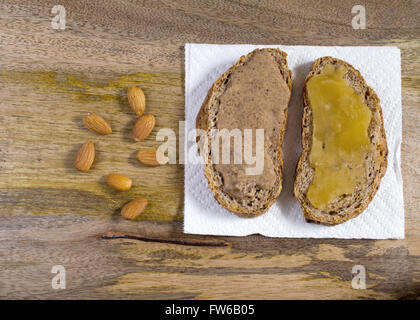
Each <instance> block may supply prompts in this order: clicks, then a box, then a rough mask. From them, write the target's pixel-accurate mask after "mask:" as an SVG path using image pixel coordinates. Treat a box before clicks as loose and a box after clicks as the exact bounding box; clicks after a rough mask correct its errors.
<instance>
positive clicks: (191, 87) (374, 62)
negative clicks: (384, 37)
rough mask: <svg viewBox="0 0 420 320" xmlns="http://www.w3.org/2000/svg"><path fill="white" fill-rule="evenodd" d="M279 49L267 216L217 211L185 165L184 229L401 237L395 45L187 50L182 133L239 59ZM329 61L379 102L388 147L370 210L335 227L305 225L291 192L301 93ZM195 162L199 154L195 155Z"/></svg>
mask: <svg viewBox="0 0 420 320" xmlns="http://www.w3.org/2000/svg"><path fill="white" fill-rule="evenodd" d="M267 47H270V48H280V49H281V50H283V51H285V52H286V53H287V54H288V57H287V61H288V65H289V68H290V70H291V71H292V74H293V91H292V97H291V101H290V104H289V111H288V121H287V130H286V135H285V140H284V144H283V155H284V157H285V161H284V176H283V177H284V180H283V190H282V192H281V195H280V197H279V199H278V200H277V202H276V203H275V204H273V206H272V207H271V208H270V209H269V211H268V212H267V213H265V214H263V215H261V216H259V217H257V218H251V219H244V218H239V217H237V216H236V215H234V214H232V213H230V212H229V211H227V210H226V209H224V208H222V207H221V206H220V205H219V204H218V202H217V201H216V200H215V199H214V197H213V194H212V192H211V191H210V189H209V188H208V187H207V180H206V178H205V177H204V173H203V165H202V164H193V163H191V161H189V162H188V161H187V160H186V164H185V204H184V231H185V232H186V233H194V234H212V235H229V236H245V235H249V234H255V233H259V234H262V235H265V236H269V237H299V238H366V239H387V238H404V202H403V188H402V178H401V166H400V149H401V137H402V133H401V122H402V121H401V58H400V50H399V49H398V48H396V47H315V46H278V45H269V46H266V45H264V46H257V45H209V44H186V45H185V118H186V131H187V133H188V132H189V130H190V129H194V128H195V119H196V116H197V113H198V111H199V109H200V107H201V104H202V103H203V100H204V98H205V96H206V94H207V91H208V90H209V89H210V87H211V85H212V84H213V82H214V81H215V80H216V79H217V78H218V77H219V76H220V75H221V74H222V73H223V72H224V71H226V70H227V69H228V68H229V67H231V66H232V65H233V63H234V62H235V61H236V60H238V59H239V58H240V57H241V56H242V55H245V54H247V53H248V52H250V51H252V50H254V49H256V48H267ZM322 56H332V57H335V58H339V59H342V60H344V61H347V62H348V63H350V64H352V65H353V66H354V67H355V68H356V69H358V70H359V71H360V72H361V73H362V75H363V77H364V78H365V80H366V82H367V83H368V85H369V86H371V87H372V88H373V89H374V90H375V91H376V93H377V94H378V96H379V98H380V99H381V106H382V111H383V117H384V123H385V131H386V135H387V142H388V149H389V155H388V168H387V171H386V174H385V176H384V178H383V179H382V182H381V185H380V188H379V190H378V192H377V193H376V195H375V197H374V199H373V200H372V202H371V203H370V204H369V206H368V208H367V209H366V210H365V211H364V212H363V213H362V214H361V215H359V216H358V217H357V218H354V219H351V220H350V221H348V222H345V223H343V224H341V225H338V226H332V227H328V226H323V225H316V224H314V223H307V222H305V220H304V218H303V215H302V210H301V208H300V205H299V203H298V202H297V201H296V200H295V199H294V198H293V195H292V188H293V182H294V181H293V180H294V171H295V168H296V162H297V159H298V156H299V155H300V152H301V147H300V145H301V140H300V130H301V117H302V88H303V82H304V80H305V77H306V75H307V74H308V72H309V70H310V67H311V65H312V63H313V61H314V60H315V59H317V58H319V57H322ZM185 148H186V149H185V150H186V152H185V154H186V158H188V155H189V156H190V157H191V156H193V155H196V153H197V148H196V145H195V143H194V142H192V141H188V140H187V141H186V143H185ZM197 157H198V155H197Z"/></svg>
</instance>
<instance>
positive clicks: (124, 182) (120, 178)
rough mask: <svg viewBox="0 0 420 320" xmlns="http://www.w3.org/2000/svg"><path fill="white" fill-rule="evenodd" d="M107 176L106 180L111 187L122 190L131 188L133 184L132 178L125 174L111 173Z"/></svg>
mask: <svg viewBox="0 0 420 320" xmlns="http://www.w3.org/2000/svg"><path fill="white" fill-rule="evenodd" d="M105 178H106V182H108V184H109V185H110V186H111V187H114V188H115V189H117V190H120V191H127V190H130V188H131V185H132V184H133V182H132V181H131V179H130V178H129V177H127V176H125V175H123V174H118V173H110V174H108V175H107V176H106V177H105Z"/></svg>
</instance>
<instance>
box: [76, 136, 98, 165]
mask: <svg viewBox="0 0 420 320" xmlns="http://www.w3.org/2000/svg"><path fill="white" fill-rule="evenodd" d="M93 160H95V146H94V144H93V143H92V141H87V142H86V143H84V144H83V145H82V146H81V147H80V148H79V150H77V153H76V157H75V158H74V166H75V167H76V169H77V170H79V171H82V172H87V171H89V169H90V167H91V166H92V163H93Z"/></svg>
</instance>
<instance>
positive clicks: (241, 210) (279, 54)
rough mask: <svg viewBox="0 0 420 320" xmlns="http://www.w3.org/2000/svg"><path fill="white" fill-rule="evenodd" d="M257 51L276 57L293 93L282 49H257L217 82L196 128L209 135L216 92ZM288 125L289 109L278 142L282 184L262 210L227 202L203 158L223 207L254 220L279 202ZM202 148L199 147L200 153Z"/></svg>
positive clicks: (201, 111)
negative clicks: (211, 110) (211, 108)
mask: <svg viewBox="0 0 420 320" xmlns="http://www.w3.org/2000/svg"><path fill="white" fill-rule="evenodd" d="M257 51H267V52H270V53H271V54H272V55H273V56H275V57H276V59H277V60H276V61H277V63H278V66H279V70H280V72H281V74H282V76H283V79H284V80H285V81H286V83H287V86H288V87H289V90H290V92H291V90H292V73H291V71H290V70H289V68H288V65H287V59H286V58H287V54H286V53H285V52H283V51H281V50H280V49H274V48H267V49H256V50H254V51H252V52H250V53H248V54H247V55H245V56H242V57H241V58H240V59H239V60H238V61H237V62H236V63H235V64H234V65H233V66H232V67H231V68H230V69H228V70H227V71H226V72H225V73H223V74H222V75H221V76H220V77H219V79H217V80H216V81H215V83H214V84H213V86H212V87H211V88H210V90H209V91H208V93H207V96H206V98H205V100H204V102H203V104H202V106H201V109H200V111H199V113H198V115H197V119H196V127H197V129H202V130H204V131H206V132H207V134H208V133H209V128H210V123H209V108H210V103H209V102H210V101H211V100H212V98H213V96H214V94H215V92H216V91H217V90H220V88H221V87H222V86H223V84H224V83H225V81H228V78H229V76H230V74H232V73H233V72H234V71H235V70H236V69H237V68H238V67H239V66H241V65H243V64H244V63H245V62H246V61H247V60H248V59H249V58H250V57H251V56H252V55H253V54H255V52H257ZM286 123H287V108H285V110H284V121H283V123H282V127H281V130H280V137H279V141H278V150H277V154H278V157H277V159H278V169H279V170H278V172H279V179H280V183H279V184H278V188H277V189H276V190H273V192H272V195H271V197H270V198H269V199H268V200H267V201H266V202H265V203H264V204H263V205H262V207H261V208H260V209H257V210H255V209H254V210H249V209H248V208H247V207H243V206H240V205H236V204H235V203H229V202H228V201H226V199H225V197H224V196H223V195H222V194H221V193H220V190H219V187H218V186H217V185H216V184H215V183H214V177H213V175H214V168H213V164H212V163H211V157H209V155H208V154H207V155H203V154H202V156H203V157H205V158H206V157H207V161H208V162H207V163H206V164H204V175H205V177H206V178H207V180H208V186H209V188H210V190H211V191H212V192H213V195H214V198H215V199H216V200H217V201H218V202H219V204H220V205H221V206H223V207H224V208H226V209H227V210H229V211H231V212H233V213H235V214H236V215H238V216H240V217H244V218H252V217H257V216H259V215H261V214H263V213H265V212H266V211H267V210H268V209H269V208H270V206H271V205H272V204H273V203H274V202H275V201H276V200H277V197H278V196H279V195H280V192H281V189H282V169H283V158H282V144H283V140H284V132H285V130H286ZM200 150H201V148H200V146H199V152H200Z"/></svg>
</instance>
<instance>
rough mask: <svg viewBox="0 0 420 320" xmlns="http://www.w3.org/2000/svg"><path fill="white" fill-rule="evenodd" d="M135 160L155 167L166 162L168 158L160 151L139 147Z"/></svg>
mask: <svg viewBox="0 0 420 320" xmlns="http://www.w3.org/2000/svg"><path fill="white" fill-rule="evenodd" d="M137 160H138V161H139V162H140V163H142V164H144V165H146V166H151V167H156V166H160V165H164V164H166V163H168V158H167V157H165V155H164V154H163V153H162V152H159V151H156V150H155V149H141V150H139V151H138V152H137Z"/></svg>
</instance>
